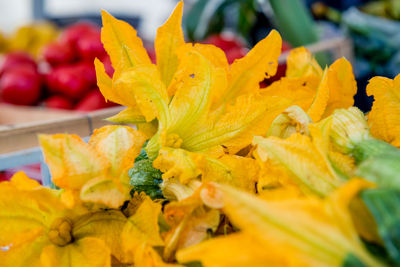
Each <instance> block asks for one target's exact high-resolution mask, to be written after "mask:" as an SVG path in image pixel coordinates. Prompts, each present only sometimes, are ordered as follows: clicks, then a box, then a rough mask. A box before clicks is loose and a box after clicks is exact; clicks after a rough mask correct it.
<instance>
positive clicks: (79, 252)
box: [40, 237, 111, 267]
mask: <svg viewBox="0 0 400 267" xmlns="http://www.w3.org/2000/svg"><path fill="white" fill-rule="evenodd" d="M40 262H41V264H42V265H41V266H43V267H53V266H59V267H70V266H80V267H108V266H111V254H110V249H109V248H108V247H107V246H106V244H105V243H104V241H102V240H100V239H98V238H91V237H87V238H83V239H80V240H77V241H75V242H73V243H71V244H69V245H66V246H64V247H60V246H56V245H49V246H47V247H45V248H44V249H43V250H42V254H41V255H40Z"/></svg>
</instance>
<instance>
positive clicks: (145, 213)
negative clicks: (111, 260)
mask: <svg viewBox="0 0 400 267" xmlns="http://www.w3.org/2000/svg"><path fill="white" fill-rule="evenodd" d="M160 212H161V205H160V204H159V203H155V202H153V201H152V200H151V199H150V198H149V197H146V199H145V200H144V201H143V202H142V203H141V204H140V206H139V208H138V209H137V210H136V213H135V214H134V215H132V216H131V217H129V218H128V221H127V223H126V224H125V226H124V228H123V231H122V236H121V238H122V245H123V248H124V251H125V252H126V253H127V254H128V253H129V255H131V256H132V257H133V256H134V254H135V250H136V249H137V248H138V246H140V245H141V244H142V243H147V244H149V245H151V246H162V245H164V241H163V240H162V239H161V236H160V233H159V229H160V227H159V225H158V216H159V214H160ZM132 260H133V259H132Z"/></svg>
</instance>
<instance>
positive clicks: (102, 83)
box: [94, 58, 120, 103]
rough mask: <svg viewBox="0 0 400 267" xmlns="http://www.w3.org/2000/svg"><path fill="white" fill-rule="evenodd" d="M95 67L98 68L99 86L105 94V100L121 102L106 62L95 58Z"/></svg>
mask: <svg viewBox="0 0 400 267" xmlns="http://www.w3.org/2000/svg"><path fill="white" fill-rule="evenodd" d="M94 68H95V70H96V79H97V86H98V87H99V89H100V92H101V93H102V95H103V96H104V98H105V100H106V101H108V100H111V101H113V102H115V103H120V99H119V98H118V96H117V95H116V94H115V93H114V92H113V90H112V80H111V78H110V77H109V76H108V75H107V73H106V70H105V68H104V64H103V63H102V62H101V61H100V60H99V59H98V58H95V60H94Z"/></svg>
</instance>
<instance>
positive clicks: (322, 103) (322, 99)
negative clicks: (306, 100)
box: [307, 69, 330, 122]
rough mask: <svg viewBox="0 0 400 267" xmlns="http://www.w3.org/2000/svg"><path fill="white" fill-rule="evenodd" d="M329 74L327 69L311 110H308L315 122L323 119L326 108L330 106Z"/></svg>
mask: <svg viewBox="0 0 400 267" xmlns="http://www.w3.org/2000/svg"><path fill="white" fill-rule="evenodd" d="M327 73H328V70H327V69H325V70H324V74H323V75H322V79H321V83H320V84H319V86H318V88H317V92H316V94H315V97H314V99H313V102H312V103H311V106H310V108H309V109H308V110H307V113H308V115H309V116H310V118H311V119H312V121H314V122H317V121H319V120H320V119H321V118H322V115H323V114H324V113H325V109H326V106H327V105H328V100H329V94H330V90H329V84H328V81H329V80H328V79H329V78H328V74H327Z"/></svg>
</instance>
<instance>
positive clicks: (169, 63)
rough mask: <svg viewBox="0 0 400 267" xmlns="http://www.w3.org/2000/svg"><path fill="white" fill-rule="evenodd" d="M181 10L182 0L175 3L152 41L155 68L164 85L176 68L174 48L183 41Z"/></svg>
mask: <svg viewBox="0 0 400 267" xmlns="http://www.w3.org/2000/svg"><path fill="white" fill-rule="evenodd" d="M182 11H183V1H181V2H179V3H178V4H177V5H176V7H175V10H174V11H173V12H172V14H171V16H170V17H169V18H168V20H167V21H166V22H165V23H164V25H162V26H161V27H159V28H158V29H157V35H156V39H155V42H154V46H155V50H156V55H157V68H158V71H159V72H160V74H161V79H162V81H163V82H164V84H165V86H166V87H168V85H169V84H170V82H171V80H172V77H173V76H174V73H175V71H176V70H177V68H178V64H179V60H178V56H177V55H176V50H177V48H178V47H180V46H181V45H183V44H184V43H185V40H184V39H183V31H182V27H181V23H182Z"/></svg>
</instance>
